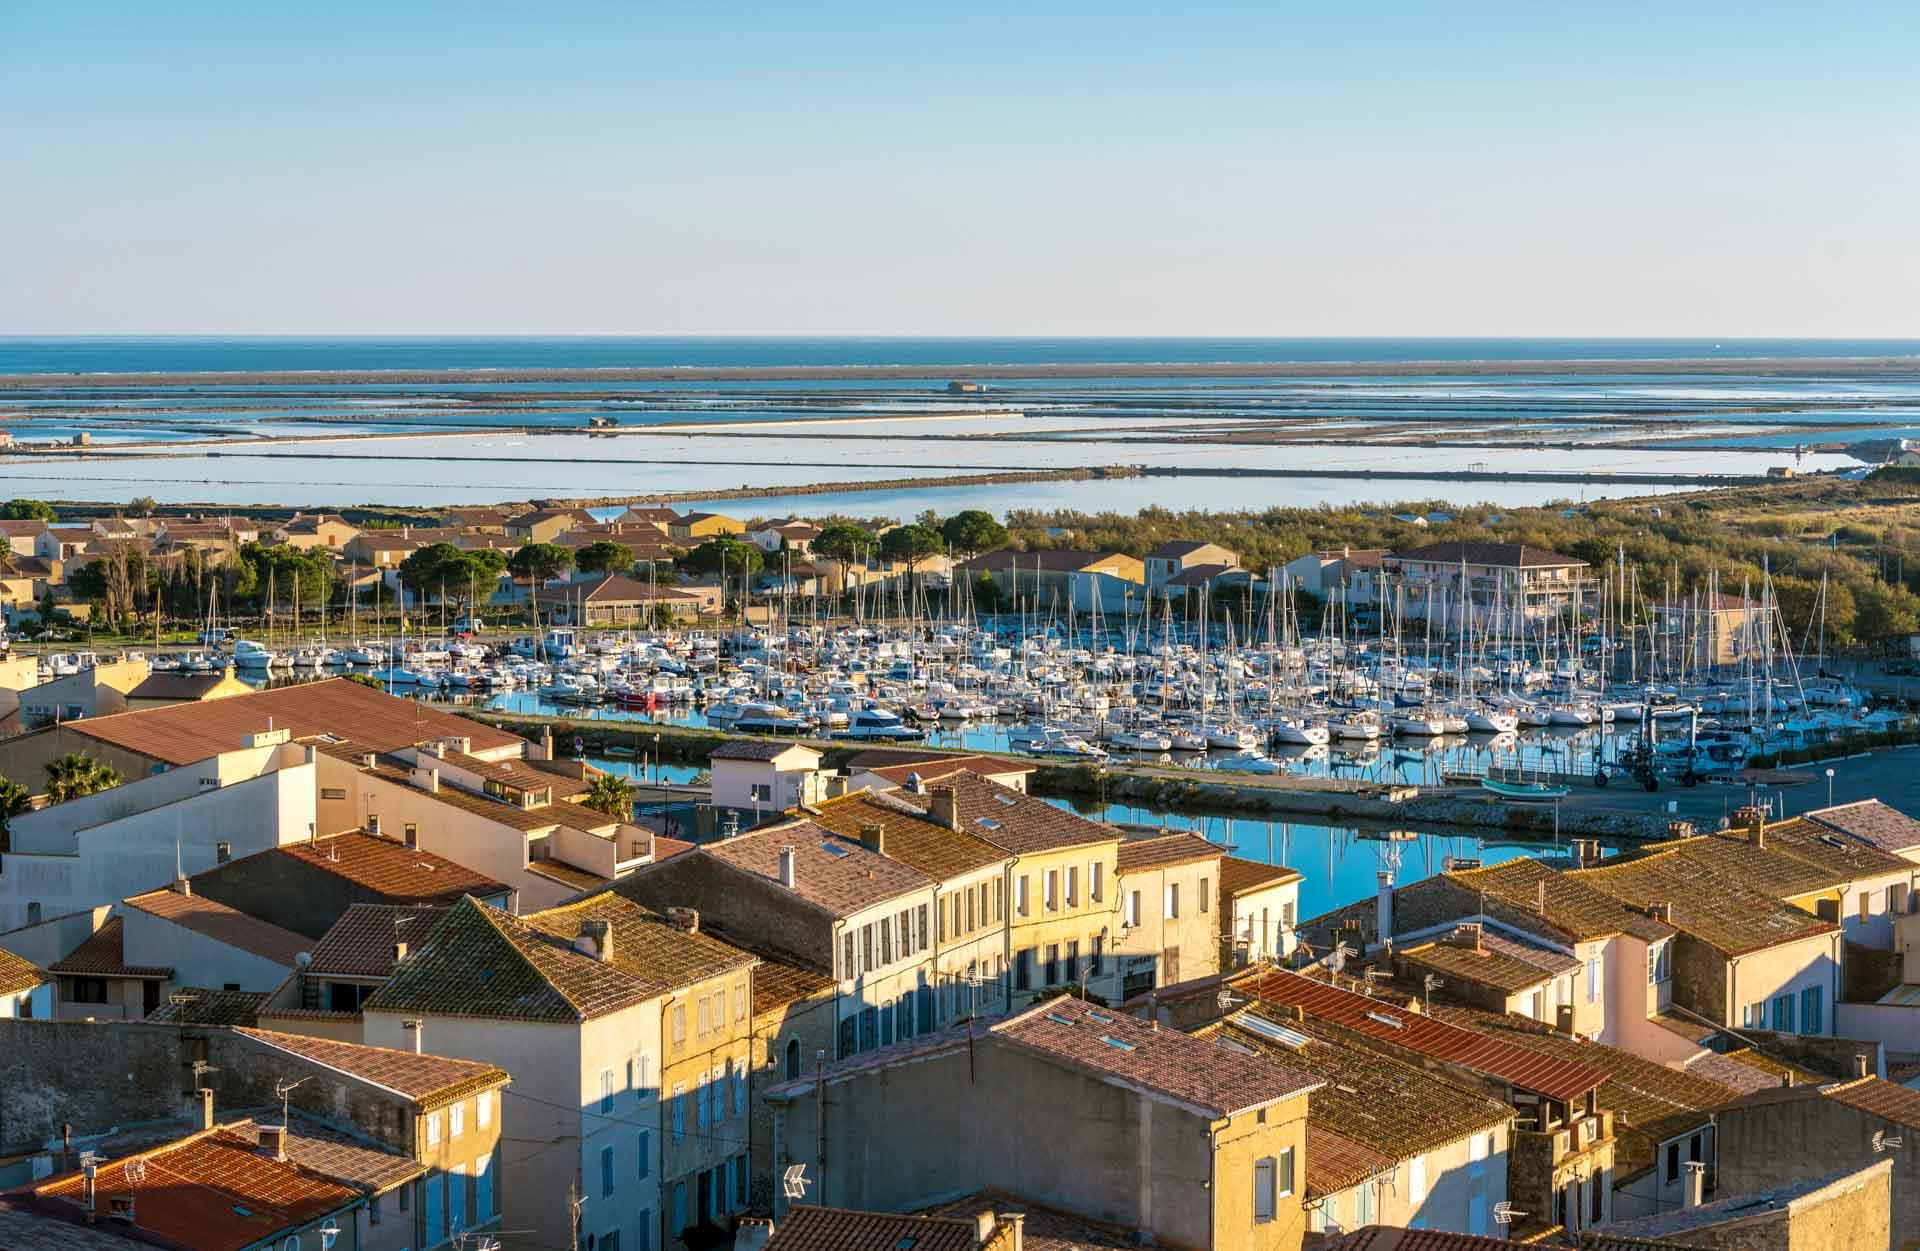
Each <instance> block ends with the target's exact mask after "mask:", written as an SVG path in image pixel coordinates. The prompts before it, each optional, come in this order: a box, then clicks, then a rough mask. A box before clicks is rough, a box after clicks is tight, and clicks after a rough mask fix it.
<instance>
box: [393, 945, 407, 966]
mask: <svg viewBox="0 0 1920 1251" xmlns="http://www.w3.org/2000/svg"><path fill="white" fill-rule="evenodd" d="M406 958H407V945H406V944H405V943H395V944H394V945H393V962H394V963H395V964H398V963H400V962H401V961H402V960H405V959H406Z"/></svg>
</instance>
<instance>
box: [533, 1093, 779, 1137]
mask: <svg viewBox="0 0 1920 1251" xmlns="http://www.w3.org/2000/svg"><path fill="white" fill-rule="evenodd" d="M502 1093H503V1094H508V1095H512V1096H513V1097H514V1098H516V1099H525V1100H526V1101H527V1102H529V1103H538V1104H543V1105H545V1106H546V1107H549V1108H557V1109H559V1110H560V1111H562V1112H572V1113H574V1114H576V1115H578V1116H583V1117H585V1116H590V1117H593V1118H594V1119H595V1120H600V1121H611V1122H613V1123H615V1124H620V1125H632V1126H634V1127H636V1128H638V1129H645V1130H659V1131H660V1132H661V1133H663V1134H668V1135H671V1136H672V1138H673V1139H674V1141H675V1142H678V1141H680V1140H681V1139H683V1138H701V1139H705V1140H707V1141H709V1142H721V1143H729V1144H731V1145H733V1146H738V1147H751V1146H752V1145H753V1144H752V1141H751V1140H750V1139H746V1138H737V1137H733V1136H731V1135H727V1134H716V1133H713V1132H712V1131H711V1130H702V1129H692V1128H685V1129H682V1130H680V1131H679V1132H677V1133H676V1132H675V1131H674V1130H673V1128H672V1127H671V1126H662V1125H660V1124H657V1123H655V1122H652V1121H642V1120H637V1119H635V1118H633V1117H631V1116H620V1115H618V1114H616V1113H612V1112H600V1111H596V1110H593V1109H589V1108H576V1107H570V1106H568V1105H567V1104H564V1103H559V1102H556V1101H555V1100H552V1099H542V1098H540V1097H539V1096H538V1095H529V1094H526V1093H524V1092H521V1091H518V1090H513V1089H511V1088H505V1089H503V1091H502ZM671 1097H672V1096H668V1098H671ZM661 1102H662V1103H664V1102H665V1100H664V1099H663V1100H661ZM742 1115H745V1113H744V1112H743V1113H742ZM515 1141H526V1142H537V1141H540V1140H539V1139H516V1140H515ZM555 1141H556V1142H565V1141H570V1140H569V1139H556V1140H555Z"/></svg>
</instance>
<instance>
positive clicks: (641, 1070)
mask: <svg viewBox="0 0 1920 1251" xmlns="http://www.w3.org/2000/svg"><path fill="white" fill-rule="evenodd" d="M627 1086H628V1087H629V1088H630V1089H631V1090H632V1091H633V1097H634V1098H636V1099H641V1100H644V1099H645V1098H646V1097H647V1057H646V1056H644V1055H642V1054H640V1053H639V1052H638V1051H636V1052H634V1053H633V1055H632V1057H631V1058H630V1059H628V1061H627Z"/></svg>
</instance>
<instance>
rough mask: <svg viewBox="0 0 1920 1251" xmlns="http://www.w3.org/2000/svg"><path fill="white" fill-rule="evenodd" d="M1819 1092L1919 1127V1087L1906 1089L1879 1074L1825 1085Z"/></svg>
mask: <svg viewBox="0 0 1920 1251" xmlns="http://www.w3.org/2000/svg"><path fill="white" fill-rule="evenodd" d="M1820 1093H1821V1094H1823V1095H1825V1096H1826V1097H1827V1098H1829V1099H1831V1100H1833V1101H1834V1102H1835V1103H1844V1104H1846V1105H1847V1106H1848V1107H1850V1108H1858V1109H1859V1110H1860V1111H1862V1112H1868V1113H1871V1114H1873V1115H1874V1116H1880V1117H1885V1118H1886V1119H1887V1120H1889V1121H1894V1122H1897V1123H1898V1124H1901V1125H1906V1126H1910V1127H1912V1128H1914V1129H1920V1090H1909V1089H1908V1088H1907V1087H1905V1086H1899V1085H1895V1084H1894V1083H1893V1082H1889V1081H1884V1080H1882V1079H1881V1078H1878V1077H1865V1078H1860V1079H1858V1080H1856V1081H1851V1082H1845V1083H1842V1084H1839V1085H1835V1086H1827V1087H1824V1088H1823V1089H1822V1090H1821V1092H1820Z"/></svg>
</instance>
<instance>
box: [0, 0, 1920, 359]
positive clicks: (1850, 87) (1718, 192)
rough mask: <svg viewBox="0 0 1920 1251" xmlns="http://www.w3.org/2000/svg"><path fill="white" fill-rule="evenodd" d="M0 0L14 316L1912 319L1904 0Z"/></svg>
mask: <svg viewBox="0 0 1920 1251" xmlns="http://www.w3.org/2000/svg"><path fill="white" fill-rule="evenodd" d="M298 8H299V10H300V11H295V9H296V6H283V5H272V4H241V3H235V4H227V5H218V4H195V3H191V2H190V0H183V2H182V3H177V4H167V5H155V4H151V3H137V4H124V5H115V4H93V3H87V2H86V0H62V2H61V3H57V4H43V3H32V2H31V0H0V171H4V172H3V173H0V181H4V182H5V184H6V187H5V190H4V193H0V237H4V238H5V239H6V240H8V242H9V246H8V247H7V249H6V253H5V260H4V263H0V333H58V332H98V333H109V332H166V331H178V332H262V333H265V332H287V333H300V332H361V333H382V332H388V333H398V332H423V333H424V332H446V333H487V332H498V333H514V332H549V333H566V332H608V333H619V332H625V333H658V334H680V333H685V334H693V333H740V334H753V333H796V334H809V333H891V334H915V333H923V334H968V333H978V334H1233V333H1238V334H1275V335H1313V334H1325V335H1347V334H1380V335H1395V334H1433V335H1477V334H1486V335H1516V334H1539V335H1708V336H1718V335H1724V336H1739V335H1827V336H1842V337H1844V336H1852V335H1879V336H1920V300H1916V299H1915V298H1914V293H1915V292H1916V291H1920V243H1916V238H1915V232H1914V230H1913V227H1912V218H1913V205H1914V204H1915V203H1920V194H1916V193H1920V142H1916V139H1917V138H1920V91H1916V90H1915V89H1914V87H1913V83H1912V77H1911V73H1912V63H1913V62H1912V57H1913V54H1914V50H1915V49H1916V47H1920V6H1915V5H1912V4H1884V5H1845V4H1836V5H1826V6H1817V7H1816V6H1811V5H1805V4H1795V5H1788V4H1766V3H1748V4H1672V3H1668V4H1646V5H1639V4H1607V5H1592V6H1586V5H1571V4H1560V5H1547V4H1538V5H1521V4H1510V5H1472V4H1446V5H1441V4H1438V3H1434V4H1408V3H1397V2H1394V0H1376V2H1375V3H1372V4H1368V5H1333V4H1316V5H1311V6H1308V5H1289V4H1282V3H1268V4H1247V5H1235V4H1206V3H1189V4H1185V5H1165V4H1156V5H1145V4H1124V3H1122V4H1116V3H1105V4H1098V5H1095V4H1078V3H1060V4H1046V3H1031V2H1030V3H1027V4H1020V5H1013V4H1005V5H1003V4H995V3H979V4H971V5H940V6H935V5H913V4H898V3H891V4H879V3H871V4H869V3H859V4H855V3H834V2H832V0H821V2H819V3H800V2H798V0H794V2H790V3H786V4H778V5H773V4H768V5H750V4H729V3H724V2H722V0H707V2H705V3H645V2H632V3H623V4H613V3H608V4H593V3H567V2H566V0H549V2H548V3H526V4H488V3H484V2H479V3H469V4H459V5H454V4H445V5H441V4H424V3H406V2H405V0H395V2H394V3H390V4H373V3H356V2H353V0H336V2H333V3H328V4H323V5H310V6H298Z"/></svg>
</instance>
